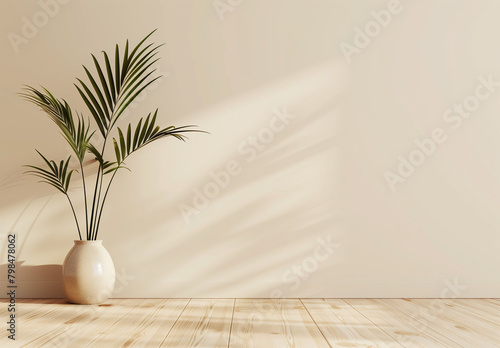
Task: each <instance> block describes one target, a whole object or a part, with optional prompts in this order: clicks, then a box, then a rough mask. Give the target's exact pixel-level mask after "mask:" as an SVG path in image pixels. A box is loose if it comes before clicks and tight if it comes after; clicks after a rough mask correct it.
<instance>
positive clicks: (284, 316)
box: [0, 299, 500, 348]
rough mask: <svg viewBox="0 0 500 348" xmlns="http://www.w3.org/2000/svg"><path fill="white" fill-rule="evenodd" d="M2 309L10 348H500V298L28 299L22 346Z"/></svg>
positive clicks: (20, 315)
mask: <svg viewBox="0 0 500 348" xmlns="http://www.w3.org/2000/svg"><path fill="white" fill-rule="evenodd" d="M0 305H1V308H0V314H1V317H2V320H1V323H3V324H1V323H0V326H1V325H3V326H4V327H3V328H1V332H2V336H1V338H0V347H77V348H80V347H82V348H83V347H106V348H112V347H181V348H186V347H207V348H212V347H255V348H267V347H304V348H314V347H412V348H413V347H425V348H429V347H467V348H472V347H474V348H479V347H485V348H494V347H500V300H498V299H449V300H448V299H272V300H271V299H110V300H108V301H107V302H106V303H105V304H104V305H99V306H97V305H96V306H81V305H80V306H79V305H72V304H68V303H66V301H65V300H54V299H33V300H29V299H24V300H18V303H17V304H16V315H17V316H16V330H17V332H16V341H15V342H14V341H12V340H9V339H8V338H7V334H8V332H7V331H6V327H7V323H6V321H7V320H8V314H10V313H8V312H7V305H8V303H7V300H2V301H1V303H0ZM4 319H5V320H4Z"/></svg>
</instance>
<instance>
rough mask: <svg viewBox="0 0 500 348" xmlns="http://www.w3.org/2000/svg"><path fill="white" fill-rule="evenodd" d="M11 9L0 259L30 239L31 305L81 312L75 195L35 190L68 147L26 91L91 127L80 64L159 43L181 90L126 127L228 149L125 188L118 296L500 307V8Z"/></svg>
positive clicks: (175, 156) (21, 253) (159, 167)
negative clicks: (49, 303) (474, 302)
mask: <svg viewBox="0 0 500 348" xmlns="http://www.w3.org/2000/svg"><path fill="white" fill-rule="evenodd" d="M54 4H57V5H56V6H55V5H54ZM221 4H222V5H221ZM224 4H225V5H224ZM228 4H229V5H228ZM2 5H3V6H2V11H1V12H0V13H1V14H0V33H1V34H2V35H3V38H4V39H3V40H2V41H1V42H0V45H1V47H0V49H1V52H2V64H1V65H0V76H1V83H0V91H1V94H0V99H1V103H0V105H1V108H2V113H1V118H0V120H1V125H0V160H1V165H0V195H1V197H0V230H1V233H2V235H1V241H2V243H1V244H0V248H1V249H0V257H1V258H2V261H1V263H2V269H3V270H5V267H6V265H5V263H6V248H7V246H6V243H5V241H6V235H7V233H10V232H14V233H16V234H17V236H18V245H17V247H18V260H20V261H21V264H19V265H18V280H19V286H20V288H19V296H33V297H36V296H39V297H60V296H62V295H63V294H62V288H61V283H60V265H61V263H62V261H63V259H64V256H65V255H66V253H67V252H68V250H69V249H70V248H71V246H72V240H73V239H75V237H76V236H77V234H76V231H75V227H74V222H73V220H72V218H71V215H70V210H69V207H68V206H67V202H66V201H65V197H64V196H62V195H61V194H56V193H54V192H53V191H52V190H51V189H50V188H49V187H44V186H43V185H41V184H38V185H37V184H36V183H35V180H33V179H32V178H29V177H23V176H21V172H22V168H21V165H22V164H26V163H37V161H38V159H37V155H36V153H35V151H34V148H35V147H36V148H37V149H39V150H40V151H42V152H44V153H45V154H47V155H49V156H50V157H52V158H54V159H59V158H62V157H63V156H65V155H66V154H67V153H68V151H69V150H68V147H67V146H66V145H65V143H64V141H63V140H62V138H61V137H60V136H59V135H58V132H57V130H56V129H55V127H54V126H53V124H51V122H50V121H49V120H48V119H47V118H46V117H44V116H43V115H42V114H41V112H39V111H37V110H36V108H35V107H33V106H32V105H29V104H27V103H26V102H23V101H22V100H21V99H20V98H19V97H18V96H16V94H15V93H16V92H19V91H20V88H21V87H22V84H31V85H35V86H38V85H44V86H46V87H47V88H49V89H50V90H51V91H52V92H54V93H55V94H56V95H57V96H59V97H64V98H65V99H67V100H68V101H69V102H70V103H71V104H72V105H74V107H76V108H77V109H78V110H80V111H84V112H86V110H85V108H84V106H83V104H82V102H80V100H79V97H78V95H77V93H76V91H75V89H74V87H73V86H72V83H73V82H74V81H75V79H74V78H75V77H77V76H78V77H83V76H84V74H83V69H82V68H81V64H85V65H90V64H91V58H90V53H94V54H99V53H100V51H101V50H103V49H105V50H111V49H112V48H113V46H114V44H115V43H123V42H124V41H125V39H126V38H129V39H130V40H131V41H132V42H137V41H138V40H139V39H140V38H141V37H142V36H144V35H145V34H146V33H148V32H149V31H150V30H152V29H154V28H158V32H157V33H156V34H155V35H154V40H155V41H156V42H165V43H166V45H165V46H164V47H163V48H162V49H161V56H162V60H161V61H160V63H159V65H158V68H159V70H160V72H162V73H163V74H164V77H163V78H162V80H161V81H160V82H159V83H157V84H155V85H154V87H153V88H151V89H150V90H148V91H147V93H146V94H145V95H142V96H141V97H140V99H141V100H140V101H138V102H137V103H135V105H134V107H133V108H132V110H131V112H130V114H129V116H127V117H125V118H124V120H123V123H128V122H130V121H132V122H136V120H138V118H139V117H141V116H143V115H144V114H145V113H147V112H149V111H150V110H152V109H154V108H156V107H159V109H160V116H159V118H160V122H161V123H163V124H167V125H168V124H174V125H182V124H198V125H200V127H201V128H202V129H205V130H207V131H209V132H210V133H211V135H203V134H196V135H192V136H191V137H190V138H191V140H189V141H188V142H187V143H181V142H178V141H176V140H175V139H168V140H164V141H160V142H158V143H156V144H154V145H151V146H150V147H149V148H145V149H144V150H142V153H138V154H136V155H135V156H134V157H133V158H131V159H130V160H129V161H128V165H129V167H130V168H131V169H132V173H129V172H122V173H121V174H120V175H119V176H118V178H117V180H116V181H115V184H114V187H112V191H111V194H110V197H109V201H108V206H107V208H106V209H105V215H104V217H103V221H102V228H101V229H102V234H101V237H102V239H103V240H104V245H105V246H106V248H107V249H108V250H109V252H110V253H111V255H112V257H113V259H114V262H115V265H116V269H117V272H118V274H119V276H118V279H117V286H116V289H115V290H116V291H115V296H117V297H270V296H283V297H372V296H375V297H439V296H443V297H454V296H460V297H483V296H484V297H499V296H500V267H499V266H500V253H499V252H498V250H499V248H500V233H499V230H500V214H498V207H499V206H500V204H499V203H500V202H499V197H500V155H499V151H500V150H499V149H500V137H499V130H500V117H499V115H500V113H499V111H500V88H499V87H500V83H498V82H496V81H499V82H500V49H499V47H500V46H499V44H498V43H499V39H500V37H499V33H500V30H499V29H500V24H499V21H498V13H500V12H499V11H500V2H493V1H451V0H448V1H406V0H402V1H401V2H394V1H370V2H369V1H359V2H354V1H340V0H338V1H333V0H328V1H327V0H324V1H320V0H314V1H298V0H297V1H284V0H282V1H278V0H275V1H267V0H242V1H237V0H232V1H230V0H220V1H219V2H216V5H218V6H219V7H218V11H219V13H218V12H217V10H216V9H215V8H214V3H213V1H212V0H203V1H201V0H200V1H184V0H182V1H181V0H177V1H152V0H148V1H118V0H116V1H77V0H73V1H62V0H61V1H59V2H55V1H49V0H46V1H40V2H37V1H13V0H10V1H2ZM224 11H225V12H224ZM372 11H376V13H375V14H374V13H372ZM377 13H378V15H377ZM388 15H390V18H389V16H388ZM375 17H378V20H379V21H380V22H381V23H382V24H383V25H380V24H377V22H375V20H376V19H375ZM467 110H470V111H467ZM253 136H257V138H258V139H259V137H260V139H261V140H259V142H260V143H259V145H257V147H258V149H256V148H253V150H252V147H251V145H250V142H251V139H252V138H249V137H253ZM266 142H267V143H266ZM419 144H420V145H419ZM420 147H421V148H422V149H423V150H419V148H420ZM423 151H425V153H424V152H423ZM400 156H401V157H400ZM412 163H413V164H412ZM228 170H229V171H230V172H231V175H230V176H229V174H227V175H226V179H227V177H229V180H226V181H228V182H224V183H222V184H221V185H222V186H224V187H221V186H218V189H216V188H215V186H214V185H215V184H214V183H215V182H216V181H215V179H213V175H215V174H216V173H219V175H224V174H220V172H221V171H228ZM211 173H212V174H211ZM214 173H215V174H214ZM89 175H90V177H89V180H90V179H92V178H94V176H92V174H89ZM73 187H74V189H73V190H72V191H71V194H72V195H73V196H74V199H75V202H76V206H77V208H78V209H79V210H80V211H81V209H82V200H81V199H80V198H79V196H77V194H79V192H80V191H79V190H78V188H81V182H79V181H78V180H75V182H74V185H73ZM204 190H208V191H209V194H211V195H212V196H213V197H211V198H208V199H206V201H205V200H204V199H203V198H200V197H198V196H197V193H196V192H200V191H201V192H203V191H204ZM210 190H213V191H210ZM217 191H218V192H217ZM193 200H195V201H196V203H197V206H193ZM187 206H190V207H192V208H193V209H194V208H197V211H196V213H192V214H187V215H186V214H184V216H183V214H182V209H181V208H183V209H186V207H187ZM191 212H192V211H191ZM2 274H4V275H2V276H0V278H1V279H2V281H3V284H5V272H4V271H3V272H2Z"/></svg>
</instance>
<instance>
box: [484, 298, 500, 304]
mask: <svg viewBox="0 0 500 348" xmlns="http://www.w3.org/2000/svg"><path fill="white" fill-rule="evenodd" d="M485 300H486V301H488V302H490V303H492V304H494V305H496V306H500V300H499V299H496V298H487V299H485Z"/></svg>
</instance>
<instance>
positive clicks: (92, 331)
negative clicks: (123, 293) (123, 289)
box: [23, 299, 142, 348]
mask: <svg viewBox="0 0 500 348" xmlns="http://www.w3.org/2000/svg"><path fill="white" fill-rule="evenodd" d="M140 302H142V300H141V299H109V300H107V301H106V303H105V304H101V305H75V304H70V303H66V304H63V305H62V306H63V309H64V312H63V313H64V316H62V317H61V315H59V316H57V317H55V316H54V317H51V318H46V319H44V320H43V321H42V323H41V324H40V322H37V324H38V325H39V326H41V327H42V328H44V330H43V333H42V334H38V335H36V336H35V337H32V338H30V340H29V341H28V343H26V344H25V345H23V347H33V348H34V347H42V346H45V345H48V346H55V347H84V346H85V345H86V344H88V343H89V342H90V341H91V340H92V339H93V338H94V337H95V336H96V335H99V334H100V333H102V332H103V331H105V330H106V329H107V328H108V327H110V326H111V325H113V324H114V323H115V322H116V321H117V320H119V319H120V318H121V317H123V316H124V315H125V314H126V313H128V312H129V311H130V310H132V309H133V308H134V307H135V306H136V305H138V304H139V303H140ZM32 336H34V335H32Z"/></svg>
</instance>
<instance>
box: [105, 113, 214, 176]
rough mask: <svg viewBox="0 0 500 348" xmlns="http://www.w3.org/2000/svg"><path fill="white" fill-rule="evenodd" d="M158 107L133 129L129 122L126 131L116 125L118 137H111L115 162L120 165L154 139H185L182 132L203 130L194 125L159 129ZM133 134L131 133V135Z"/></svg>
mask: <svg viewBox="0 0 500 348" xmlns="http://www.w3.org/2000/svg"><path fill="white" fill-rule="evenodd" d="M157 115H158V109H156V111H155V113H154V114H153V117H151V113H150V114H148V116H147V117H146V119H145V120H144V123H143V118H141V119H140V120H139V122H138V123H137V126H136V127H135V130H134V131H132V125H131V124H129V125H128V127H127V131H126V133H124V132H123V131H122V130H121V129H120V128H119V127H118V139H116V138H113V145H114V149H115V156H116V163H117V164H118V165H119V166H120V165H121V164H122V163H123V161H124V160H125V159H126V158H127V157H128V156H130V155H131V154H132V153H133V152H135V151H137V150H139V149H140V148H142V147H144V146H146V145H148V144H150V143H152V142H153V141H155V140H158V139H161V138H165V137H167V136H172V137H175V138H177V139H179V140H182V141H185V139H186V136H185V135H184V134H183V133H188V132H201V133H206V132H205V131H201V130H197V129H193V127H196V126H194V125H189V126H182V127H174V126H170V127H166V128H163V129H161V128H160V126H157V125H156V116H157ZM132 134H133V135H132Z"/></svg>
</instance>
